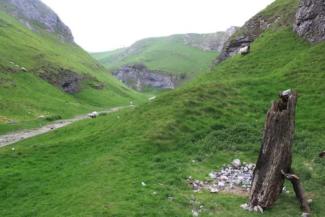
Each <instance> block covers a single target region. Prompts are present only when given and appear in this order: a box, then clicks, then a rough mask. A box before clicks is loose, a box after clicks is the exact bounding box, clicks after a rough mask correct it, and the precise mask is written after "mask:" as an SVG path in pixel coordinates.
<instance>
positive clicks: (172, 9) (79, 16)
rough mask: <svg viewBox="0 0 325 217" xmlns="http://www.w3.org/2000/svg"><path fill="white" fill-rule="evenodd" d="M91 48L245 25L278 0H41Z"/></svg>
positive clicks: (77, 38) (79, 39)
mask: <svg viewBox="0 0 325 217" xmlns="http://www.w3.org/2000/svg"><path fill="white" fill-rule="evenodd" d="M42 1H43V2H44V3H46V4H47V5H49V6H50V7H51V8H52V9H53V10H55V11H56V12H57V13H58V14H59V16H60V17H61V19H62V20H63V21H64V22H65V23H66V24H67V25H68V26H69V27H70V28H71V29H72V32H73V34H74V37H75V41H76V42H77V43H78V44H79V45H81V46H82V47H83V48H85V49H86V50H88V51H105V50H110V49H115V48H119V47H124V46H129V45H130V44H132V43H133V42H135V41H136V40H139V39H142V38H147V37H154V36H164V35H171V34H176V33H189V32H195V33H207V32H215V31H220V30H225V29H227V28H228V27H230V26H233V25H236V26H241V25H243V24H244V22H245V21H247V20H248V19H249V18H250V17H252V16H253V15H255V14H256V13H257V12H259V11H260V10H262V9H263V8H265V7H266V6H267V5H268V4H270V3H271V2H273V1H274V0H42Z"/></svg>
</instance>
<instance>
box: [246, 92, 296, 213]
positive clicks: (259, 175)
mask: <svg viewBox="0 0 325 217" xmlns="http://www.w3.org/2000/svg"><path fill="white" fill-rule="evenodd" d="M279 97H280V99H279V100H278V101H275V102H273V103H272V106H271V108H270V109H269V111H268V112H267V116H266V121H265V127H264V135H263V142H262V146H261V149H260V153H259V157H258V160H257V163H256V168H255V170H254V175H253V181H252V189H251V193H250V199H249V200H250V201H249V206H250V207H256V206H258V207H262V208H263V209H265V208H270V207H272V205H273V204H274V202H275V201H276V200H277V199H278V197H279V195H280V193H281V192H282V189H283V184H284V181H285V176H284V175H283V174H282V172H281V171H284V172H285V173H289V172H290V171H291V161H292V142H293V135H294V130H295V108H296V102H297V94H296V92H293V91H291V90H287V91H284V92H282V93H281V94H280V96H279Z"/></svg>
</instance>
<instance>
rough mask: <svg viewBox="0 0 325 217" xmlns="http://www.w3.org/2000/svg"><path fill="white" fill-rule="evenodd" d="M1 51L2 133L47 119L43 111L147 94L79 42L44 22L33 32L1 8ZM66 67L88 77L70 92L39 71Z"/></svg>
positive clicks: (82, 108)
mask: <svg viewBox="0 0 325 217" xmlns="http://www.w3.org/2000/svg"><path fill="white" fill-rule="evenodd" d="M0 56H1V58H0V133H2V132H6V131H8V130H11V129H17V128H21V127H25V126H28V125H30V124H31V126H34V125H35V124H37V123H43V122H44V120H35V119H37V117H39V116H42V115H46V116H51V115H60V116H62V117H68V116H71V115H74V114H77V113H84V112H87V111H90V110H94V109H103V108H104V107H111V106H116V105H122V104H129V101H130V100H141V98H142V96H141V95H139V94H138V93H135V92H134V91H132V90H130V89H128V88H126V87H125V86H124V85H122V84H121V83H120V82H119V81H117V80H115V78H113V77H112V76H110V75H108V73H107V72H106V70H105V69H104V68H103V67H101V66H100V65H99V63H97V62H96V61H94V60H93V59H92V58H91V57H90V56H89V54H87V53H86V52H85V51H83V50H82V49H81V48H80V47H78V46H77V45H75V44H73V43H66V42H62V41H60V40H58V39H57V38H56V37H55V36H54V35H52V34H50V33H48V32H45V31H43V30H42V29H41V28H39V29H37V30H36V31H35V32H32V31H30V30H29V29H27V28H26V27H25V26H23V25H22V24H20V23H18V21H17V20H16V19H15V18H13V17H12V16H9V15H8V14H6V13H5V12H4V11H2V10H0ZM21 67H23V68H26V69H27V70H21V69H22V68H21ZM62 69H64V70H69V71H72V72H74V73H76V74H79V75H81V76H84V77H86V78H89V79H85V80H83V82H82V87H81V91H80V92H77V93H74V94H68V93H65V92H64V91H62V90H60V89H59V88H57V87H56V86H53V85H51V84H49V83H48V82H47V81H45V80H43V79H41V78H40V77H39V76H38V75H39V73H40V70H43V71H45V72H46V73H47V74H45V75H47V76H49V75H53V74H57V73H58V72H57V71H60V70H62ZM99 84H100V85H101V87H100V88H97V87H96V85H99ZM26 121H27V122H26ZM8 122H16V124H11V125H8V124H7V123H8Z"/></svg>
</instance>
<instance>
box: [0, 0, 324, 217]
mask: <svg viewBox="0 0 325 217" xmlns="http://www.w3.org/2000/svg"><path fill="white" fill-rule="evenodd" d="M277 2H282V1H277ZM275 4H276V3H275ZM324 54H325V43H319V44H315V45H310V44H308V43H306V42H304V41H303V40H302V39H300V38H298V37H297V36H296V35H295V34H294V33H293V32H292V28H291V27H283V28H277V29H270V30H269V31H268V32H266V33H264V34H262V36H261V37H259V38H258V39H257V40H256V41H255V42H254V43H253V45H252V52H251V54H250V55H247V56H235V57H233V58H231V59H228V60H226V61H225V62H223V63H222V64H220V65H218V66H216V67H215V68H214V69H213V70H212V72H210V73H207V74H204V75H202V76H201V77H200V78H199V79H196V80H195V81H193V82H191V83H190V84H188V85H186V86H185V87H182V88H180V89H177V90H175V91H172V92H169V93H165V94H163V95H161V96H159V97H157V99H156V100H154V101H152V102H151V103H148V104H145V105H142V106H139V107H138V108H135V109H132V110H129V111H122V112H119V113H118V114H111V115H108V116H106V117H101V118H99V119H97V120H86V121H82V122H79V123H76V124H74V125H72V126H69V127H67V128H64V129H60V130H58V131H55V132H52V133H50V134H47V135H43V136H39V137H36V138H33V139H29V140H26V141H24V142H21V143H18V144H15V145H12V146H10V147H6V148H4V149H0V165H3V166H2V167H0V174H1V176H0V199H1V200H0V201H1V202H0V215H1V216H190V215H191V210H192V209H193V207H195V206H198V203H200V204H202V205H204V209H203V212H202V213H201V214H200V216H233V217H238V216H241V217H246V216H247V217H248V216H257V215H259V214H254V213H250V212H246V211H243V210H242V209H240V208H239V206H240V204H242V203H244V202H246V200H247V198H246V197H244V196H238V195H228V194H224V193H219V194H211V193H208V192H202V193H193V191H192V189H191V188H190V186H189V185H188V184H187V182H186V178H187V177H188V176H193V177H194V178H203V177H205V176H207V174H208V173H209V172H210V171H211V170H213V169H215V168H216V167H217V168H220V167H221V166H222V165H223V164H224V163H229V162H230V161H231V160H232V159H234V158H240V159H242V160H244V161H247V162H249V161H251V162H252V161H255V160H256V157H257V155H258V151H259V147H260V139H261V136H262V132H261V130H262V128H263V122H264V118H265V114H266V111H267V109H268V108H269V106H270V102H271V100H273V99H274V98H275V96H276V95H277V93H278V91H280V90H284V89H288V88H293V89H295V90H297V91H298V93H299V99H298V105H297V106H298V107H297V117H296V119H297V126H296V127H297V129H296V138H295V144H294V162H293V165H294V168H295V169H296V170H297V171H298V173H299V175H300V177H301V180H302V182H303V184H304V186H305V188H306V192H307V195H308V197H311V198H312V199H313V203H312V205H311V206H312V212H313V216H316V217H321V216H323V213H324V212H325V207H324V206H323V203H324V201H325V193H324V192H325V191H324V190H325V184H324V183H325V175H324V166H325V162H324V160H321V159H319V158H318V156H317V155H318V153H319V151H321V150H323V149H324V148H325V143H324V141H325V136H324V133H323V132H324V130H325V124H324V121H322V120H324V118H325V109H324V108H325V96H324V88H325V87H324V85H323V84H324V82H325V65H324V63H325V55H324ZM13 147H14V148H15V150H14V151H13V150H12V148H13ZM193 160H195V161H193ZM193 162H195V163H193ZM141 182H145V183H146V186H145V187H143V186H142V185H141ZM286 185H287V186H290V185H289V183H286ZM290 191H291V193H290V194H283V195H282V196H281V198H280V200H279V201H278V202H277V203H276V205H275V206H274V208H272V209H270V210H267V211H265V213H264V214H263V215H265V216H274V217H275V216H276V217H292V216H299V215H300V214H301V213H300V211H299V205H298V203H297V201H296V199H295V197H294V194H293V193H292V190H291V189H290ZM193 201H195V202H193Z"/></svg>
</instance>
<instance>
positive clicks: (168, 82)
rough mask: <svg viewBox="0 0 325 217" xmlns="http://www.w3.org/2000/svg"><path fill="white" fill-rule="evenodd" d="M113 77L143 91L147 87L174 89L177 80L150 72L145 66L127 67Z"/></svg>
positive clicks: (116, 72)
mask: <svg viewBox="0 0 325 217" xmlns="http://www.w3.org/2000/svg"><path fill="white" fill-rule="evenodd" d="M113 75H114V76H115V77H116V78H117V79H119V80H121V81H122V82H123V83H125V84H126V85H127V86H129V87H131V88H133V89H136V90H138V91H142V90H143V89H144V88H145V87H153V88H159V89H174V88H175V83H176V81H175V80H176V78H175V77H174V76H171V75H168V74H165V73H163V72H161V71H153V70H149V69H148V68H147V67H146V66H145V65H143V64H134V65H126V66H123V67H122V68H120V69H119V70H116V71H115V72H113Z"/></svg>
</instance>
